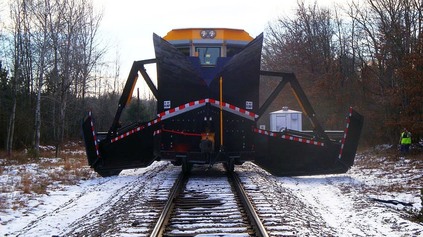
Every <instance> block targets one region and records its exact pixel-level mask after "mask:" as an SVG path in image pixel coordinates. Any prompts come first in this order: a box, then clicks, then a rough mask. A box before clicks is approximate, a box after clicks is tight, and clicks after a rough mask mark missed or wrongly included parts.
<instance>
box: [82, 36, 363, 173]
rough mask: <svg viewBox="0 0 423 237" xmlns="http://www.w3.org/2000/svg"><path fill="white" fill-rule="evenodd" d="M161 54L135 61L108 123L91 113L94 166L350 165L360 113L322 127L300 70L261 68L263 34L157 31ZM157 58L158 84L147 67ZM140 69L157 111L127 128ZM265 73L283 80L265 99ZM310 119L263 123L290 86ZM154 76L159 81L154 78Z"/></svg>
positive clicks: (337, 168) (306, 169)
mask: <svg viewBox="0 0 423 237" xmlns="http://www.w3.org/2000/svg"><path fill="white" fill-rule="evenodd" d="M153 41H154V47H155V52H156V58H154V59H149V60H141V61H135V62H134V63H133V66H132V69H131V72H130V73H129V76H128V79H127V82H126V85H125V88H124V90H123V93H122V95H121V98H120V100H119V103H118V107H117V112H116V115H115V117H114V120H113V122H112V125H111V127H110V129H109V131H107V132H96V130H95V127H94V126H95V124H94V120H93V116H92V115H91V113H89V115H88V116H87V117H86V118H85V119H84V121H83V124H82V131H83V136H84V141H85V146H86V152H87V157H88V162H89V165H90V166H91V167H92V168H94V170H95V171H96V172H98V173H99V174H100V175H101V176H111V175H118V174H119V173H120V172H121V171H122V170H123V169H129V168H139V167H146V166H149V165H150V164H151V163H152V162H153V161H155V160H169V161H171V162H172V164H174V165H181V166H182V169H183V170H184V171H189V170H190V169H191V167H192V166H193V165H196V164H201V165H209V166H211V165H213V164H215V163H224V164H225V165H226V167H227V168H228V169H229V170H233V169H234V166H235V165H241V164H242V163H243V162H245V161H252V162H254V163H256V164H257V165H259V166H260V167H262V168H264V169H266V170H267V171H269V172H270V173H272V174H274V175H278V176H293V175H316V174H330V173H344V172H346V171H347V170H348V169H349V168H350V167H351V166H352V165H353V164H354V157H355V153H356V150H357V146H358V141H359V137H360V133H361V129H362V125H363V117H362V116H361V115H360V114H359V113H357V112H356V111H355V110H354V109H352V108H350V109H349V111H348V115H347V119H346V128H345V131H344V133H343V135H342V137H341V138H339V139H333V138H330V137H329V136H328V134H327V133H326V132H325V131H324V130H323V128H322V127H321V125H320V123H319V121H318V120H317V118H316V113H315V112H314V110H313V108H312V106H311V104H310V102H309V101H308V99H307V97H306V95H305V93H304V91H303V90H302V88H301V86H300V85H299V83H298V81H297V79H296V77H295V75H294V74H293V73H283V72H270V71H262V70H260V60H261V49H262V43H263V35H262V34H261V35H259V36H257V37H256V38H255V39H253V38H252V37H251V36H250V35H249V34H248V33H247V32H245V31H243V30H238V29H227V28H213V29H200V28H188V29H176V30H172V31H170V32H169V33H168V34H167V35H166V36H165V37H163V38H162V37H159V36H158V35H156V34H154V35H153ZM153 63H154V64H156V68H157V83H156V84H154V83H153V81H152V79H151V78H150V76H149V74H148V73H147V71H146V69H145V65H147V64H153ZM139 76H142V77H143V79H144V80H145V82H146V84H147V85H148V87H149V89H150V91H151V92H152V94H153V95H154V97H155V99H156V100H157V117H156V118H155V119H153V120H151V121H140V122H137V123H133V124H130V125H128V126H125V127H120V121H119V120H120V117H121V114H122V111H123V110H124V108H125V106H126V105H127V104H128V103H129V101H130V98H131V97H132V92H133V89H134V87H135V83H136V81H137V79H138V77H139ZM261 76H270V77H276V78H278V79H279V84H278V86H277V87H276V88H274V90H273V92H272V93H271V94H270V96H269V97H268V98H267V99H266V100H265V101H263V102H262V103H260V102H259V82H260V80H261V79H263V78H262V77H261ZM287 84H290V86H291V89H292V91H293V95H294V96H295V98H296V99H297V101H298V103H299V104H300V106H301V107H302V110H303V113H304V114H305V115H306V116H307V117H308V118H309V120H310V122H311V124H312V126H313V132H312V133H308V132H302V131H295V130H290V129H284V130H283V131H268V130H263V129H259V128H258V126H257V121H258V119H259V118H260V117H261V116H263V114H264V113H265V111H266V110H267V109H268V108H269V106H270V105H271V103H272V102H273V101H274V100H275V98H276V97H277V95H278V94H279V93H280V92H281V91H282V89H283V88H284V87H285V85H287ZM156 85H157V86H156Z"/></svg>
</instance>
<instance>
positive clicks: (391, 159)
mask: <svg viewBox="0 0 423 237" xmlns="http://www.w3.org/2000/svg"><path fill="white" fill-rule="evenodd" d="M0 163H1V162H0ZM3 164H5V163H2V166H1V168H2V170H0V171H2V172H1V173H0V184H1V185H2V188H1V191H2V192H1V193H0V201H1V203H0V236H53V235H58V236H72V235H79V236H84V235H85V236H93V235H100V233H101V235H102V236H134V235H136V236H145V235H148V230H150V229H151V226H153V224H152V223H151V222H153V221H154V216H156V215H158V214H159V213H158V212H159V208H158V207H159V206H160V205H161V203H162V201H163V202H164V200H165V199H167V195H168V192H169V189H170V188H171V187H172V185H173V183H174V180H175V179H176V178H177V175H178V174H179V172H180V167H173V166H172V165H170V164H168V163H166V162H155V163H153V165H152V166H150V167H147V168H144V169H135V170H126V171H123V172H122V173H121V175H119V176H117V177H110V178H101V177H96V176H95V175H94V176H88V178H85V179H83V180H76V181H75V183H70V184H60V185H59V184H56V183H54V182H53V184H50V185H49V186H48V187H47V190H46V191H45V192H44V193H38V194H37V193H34V192H33V191H31V190H29V192H25V191H22V188H17V189H16V190H14V189H13V186H14V185H15V186H19V185H22V184H23V183H24V182H25V177H24V176H25V175H22V174H23V171H25V173H32V176H31V177H32V178H34V179H35V182H34V183H35V184H36V183H37V181H39V182H40V183H41V180H43V179H46V177H47V176H46V172H50V173H51V172H53V173H54V172H58V169H51V170H47V171H46V170H43V169H41V168H40V167H39V166H40V164H34V163H29V164H22V165H12V166H6V165H3ZM37 167H38V168H37ZM48 169H50V168H48ZM85 169H86V170H88V171H89V169H87V168H85ZM422 170H423V160H422V159H421V158H417V159H415V158H413V157H401V156H395V155H394V156H393V155H390V156H389V155H388V156H387V155H386V154H385V153H384V152H383V151H382V152H379V151H377V150H371V151H368V152H362V153H360V154H359V155H357V159H356V164H355V166H354V167H353V168H352V169H351V170H350V171H348V172H347V173H346V174H340V175H325V176H308V177H275V176H272V175H270V174H269V173H267V172H266V171H264V170H262V169H261V168H259V167H257V166H255V165H254V164H252V163H248V162H247V163H245V164H244V165H242V166H236V168H235V171H236V172H237V173H238V174H239V176H240V177H241V180H242V182H243V184H244V185H245V188H246V189H247V192H248V194H249V195H250V197H251V199H252V201H253V203H255V206H256V207H257V211H258V212H259V214H260V215H261V216H262V218H263V222H264V224H265V226H266V228H267V230H268V231H269V233H271V235H275V236H278V235H283V236H423V226H422V224H421V223H417V222H416V220H413V216H415V214H416V213H417V212H419V211H420V210H421V208H422V206H421V200H420V198H421V197H420V189H421V188H422V184H423V173H422ZM90 172H92V171H90ZM198 185H199V186H201V184H198ZM207 185H208V184H204V186H205V187H207ZM380 200H395V201H398V202H396V203H395V202H394V204H389V203H385V202H381V201H380ZM395 204H396V205H395Z"/></svg>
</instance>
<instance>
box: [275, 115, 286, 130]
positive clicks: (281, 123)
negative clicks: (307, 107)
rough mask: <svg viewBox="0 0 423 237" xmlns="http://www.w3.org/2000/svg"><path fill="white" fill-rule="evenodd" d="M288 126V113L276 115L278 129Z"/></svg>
mask: <svg viewBox="0 0 423 237" xmlns="http://www.w3.org/2000/svg"><path fill="white" fill-rule="evenodd" d="M286 127H288V120H287V117H286V115H276V131H277V132H280V131H281V130H282V129H284V128H286Z"/></svg>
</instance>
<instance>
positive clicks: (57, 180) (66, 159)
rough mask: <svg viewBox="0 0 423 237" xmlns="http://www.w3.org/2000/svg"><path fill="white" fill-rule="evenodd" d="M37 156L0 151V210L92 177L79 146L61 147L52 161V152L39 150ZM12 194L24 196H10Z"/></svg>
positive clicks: (13, 207)
mask: <svg viewBox="0 0 423 237" xmlns="http://www.w3.org/2000/svg"><path fill="white" fill-rule="evenodd" d="M39 157H40V158H34V157H33V155H32V154H31V153H30V152H25V151H19V152H14V153H13V154H12V155H11V156H7V154H6V153H5V152H2V151H0V175H3V174H6V175H8V177H7V181H6V184H5V185H3V184H2V185H1V188H0V211H1V210H6V209H8V208H11V209H13V210H16V209H19V208H22V207H25V206H26V205H27V201H25V200H29V199H31V196H32V195H40V194H48V193H49V191H51V190H55V189H57V188H61V187H62V185H74V184H76V183H78V182H79V181H81V180H87V179H90V178H92V177H96V175H95V174H94V172H93V171H92V170H91V169H90V167H89V166H88V163H87V159H86V157H85V149H84V147H82V146H81V145H80V143H72V145H67V146H64V148H63V150H62V152H61V153H60V158H55V151H54V149H51V148H50V149H44V150H41V151H40V153H39ZM16 191H20V192H21V193H22V194H24V195H26V196H27V197H24V196H20V195H18V197H16V196H15V195H11V194H12V192H16ZM8 193H10V195H8ZM19 196H20V197H19Z"/></svg>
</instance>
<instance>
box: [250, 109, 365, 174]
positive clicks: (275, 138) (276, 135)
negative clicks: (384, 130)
mask: <svg viewBox="0 0 423 237" xmlns="http://www.w3.org/2000/svg"><path fill="white" fill-rule="evenodd" d="M362 126H363V117H362V116H361V115H359V114H358V113H357V112H355V111H354V110H353V109H350V112H349V114H348V118H347V126H346V129H345V132H344V135H343V138H342V139H341V140H339V141H332V140H315V139H314V138H313V137H309V136H307V135H306V134H304V136H301V135H300V134H299V133H295V134H290V133H289V131H287V132H270V131H265V130H259V129H255V135H254V136H255V142H256V146H257V150H256V159H255V161H254V163H256V164H257V165H259V166H260V167H262V168H263V169H265V170H267V171H268V172H270V173H271V174H273V175H276V176H297V175H317V174H335V173H345V172H347V171H348V169H349V168H350V167H351V166H352V165H353V164H354V157H355V153H356V150H357V146H358V140H359V137H360V132H361V128H362Z"/></svg>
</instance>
